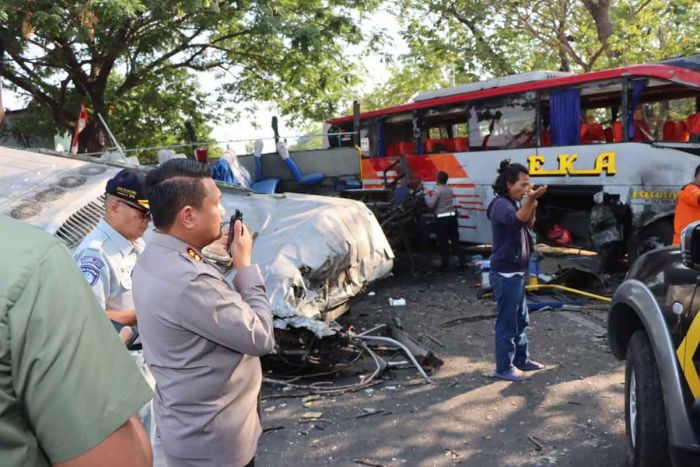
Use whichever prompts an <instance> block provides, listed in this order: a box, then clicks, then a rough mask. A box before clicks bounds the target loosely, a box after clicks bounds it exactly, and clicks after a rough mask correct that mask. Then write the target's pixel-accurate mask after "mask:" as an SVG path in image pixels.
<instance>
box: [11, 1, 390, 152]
mask: <svg viewBox="0 0 700 467" xmlns="http://www.w3.org/2000/svg"><path fill="white" fill-rule="evenodd" d="M377 2H378V0H370V1H361V0H339V1H333V2H330V1H328V0H287V1H284V2H280V1H249V0H241V1H235V2H228V1H227V2H224V1H216V0H185V1H169V0H83V1H80V2H69V1H56V0H51V1H49V0H13V1H11V0H0V15H1V14H5V15H6V18H7V20H6V21H5V26H4V29H2V30H0V36H2V38H3V40H4V43H5V49H6V55H7V59H6V66H5V67H4V69H3V71H2V73H1V74H2V77H3V78H4V79H5V80H6V82H9V83H10V85H11V86H12V87H13V88H14V89H17V90H19V91H21V92H24V93H26V95H27V96H28V97H30V99H31V100H32V102H33V104H32V105H31V106H30V108H31V109H36V112H33V113H32V114H31V117H30V121H31V120H34V121H39V120H41V121H53V122H54V133H55V132H62V131H65V130H70V129H71V127H73V126H74V125H75V121H76V120H77V116H78V112H79V108H80V103H81V102H85V104H86V106H87V107H88V108H89V109H90V111H91V112H92V113H93V114H94V113H95V112H100V113H101V114H102V115H103V116H104V117H105V118H106V119H107V120H108V123H109V125H110V127H111V128H112V130H113V131H114V133H115V135H116V136H117V138H118V139H119V140H120V141H121V142H123V143H124V144H125V145H127V146H135V145H147V144H151V143H159V144H163V143H168V142H171V141H178V140H179V141H181V140H182V135H181V133H182V131H183V130H181V129H180V128H181V127H182V122H183V121H184V120H190V121H192V122H193V124H194V126H195V130H196V133H197V136H198V139H204V138H206V137H207V136H208V134H209V130H210V129H209V127H207V125H206V124H205V122H211V123H212V124H217V123H218V122H219V121H221V120H226V119H231V118H232V117H234V116H235V114H234V113H233V108H232V107H233V104H236V103H238V102H242V101H270V102H274V103H276V104H277V106H278V107H279V108H280V109H281V111H282V112H283V114H284V115H286V116H287V117H288V118H289V119H290V120H291V121H297V122H298V121H302V120H304V119H311V118H315V119H322V118H325V117H327V116H328V115H329V114H332V113H334V112H335V111H336V109H337V106H338V105H341V102H342V98H341V97H342V95H343V90H344V89H347V88H348V87H349V86H352V85H353V84H354V83H355V82H356V81H357V77H356V73H355V70H354V67H353V66H352V64H351V63H348V61H347V60H346V59H345V57H344V54H343V52H344V48H345V47H346V46H347V44H358V43H360V42H361V41H363V40H365V39H367V35H365V34H363V31H362V30H361V29H360V27H359V26H358V24H359V22H360V21H361V19H362V15H364V14H365V13H366V12H368V11H371V10H372V9H373V8H374V7H375V6H376V4H377ZM369 43H371V44H376V45H378V44H379V42H376V41H369ZM195 72H210V73H211V74H210V75H208V76H212V77H213V78H212V81H215V82H214V83H212V85H211V88H214V89H216V92H213V93H211V92H208V90H207V89H205V90H201V89H200V86H199V85H198V82H197V80H196V78H195V75H194V73H195ZM41 128H44V126H43V125H42V126H41ZM81 146H82V147H83V148H87V149H88V150H99V149H102V148H103V147H104V146H105V135H104V134H103V132H102V128H101V126H100V125H99V123H98V121H97V119H96V118H91V119H90V123H89V125H88V127H87V128H86V130H85V131H84V132H83V135H82V136H81Z"/></svg>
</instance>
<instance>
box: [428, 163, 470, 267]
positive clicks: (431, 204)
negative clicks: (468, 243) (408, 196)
mask: <svg viewBox="0 0 700 467" xmlns="http://www.w3.org/2000/svg"><path fill="white" fill-rule="evenodd" d="M447 180H448V175H447V173H446V172H442V171H440V172H438V174H437V186H436V187H435V189H434V190H431V191H429V192H428V193H427V194H426V195H425V204H426V205H427V206H428V208H430V209H431V210H433V212H434V213H435V217H436V225H437V239H438V247H439V248H440V257H441V259H442V267H441V268H440V269H441V270H442V271H447V270H448V269H449V266H450V247H452V251H453V252H454V253H456V254H457V256H458V258H459V265H460V267H464V265H465V262H464V250H463V249H462V247H461V245H460V244H459V226H458V225H457V210H456V209H455V205H454V192H453V191H452V188H451V187H449V186H447Z"/></svg>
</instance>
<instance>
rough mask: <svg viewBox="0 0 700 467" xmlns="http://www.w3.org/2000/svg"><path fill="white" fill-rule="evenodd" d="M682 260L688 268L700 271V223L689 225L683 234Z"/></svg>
mask: <svg viewBox="0 0 700 467" xmlns="http://www.w3.org/2000/svg"><path fill="white" fill-rule="evenodd" d="M681 259H682V261H683V264H684V265H685V266H686V267H689V268H691V269H696V270H700V221H697V222H692V223H691V224H688V226H687V227H686V228H685V229H683V232H681Z"/></svg>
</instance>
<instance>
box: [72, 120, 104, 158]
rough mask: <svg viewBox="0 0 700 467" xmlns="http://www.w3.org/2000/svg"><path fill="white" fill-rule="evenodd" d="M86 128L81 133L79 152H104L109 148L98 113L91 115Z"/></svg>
mask: <svg viewBox="0 0 700 467" xmlns="http://www.w3.org/2000/svg"><path fill="white" fill-rule="evenodd" d="M90 117H91V118H90V121H89V122H88V124H87V126H86V127H85V129H84V130H83V131H82V132H81V133H80V137H79V138H78V143H79V144H80V148H79V150H78V152H90V153H92V152H102V151H104V150H105V149H107V138H106V135H105V131H104V129H103V128H102V123H101V122H100V120H99V119H98V118H97V115H91V116H90Z"/></svg>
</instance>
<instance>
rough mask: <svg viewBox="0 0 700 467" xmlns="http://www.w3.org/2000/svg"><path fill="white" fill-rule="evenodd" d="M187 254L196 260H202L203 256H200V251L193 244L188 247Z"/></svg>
mask: <svg viewBox="0 0 700 467" xmlns="http://www.w3.org/2000/svg"><path fill="white" fill-rule="evenodd" d="M187 256H189V257H190V258H192V259H193V260H195V261H202V257H201V256H199V253H197V250H195V249H194V248H192V247H191V246H188V247H187Z"/></svg>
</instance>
